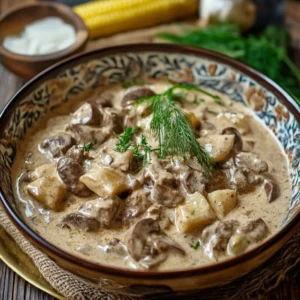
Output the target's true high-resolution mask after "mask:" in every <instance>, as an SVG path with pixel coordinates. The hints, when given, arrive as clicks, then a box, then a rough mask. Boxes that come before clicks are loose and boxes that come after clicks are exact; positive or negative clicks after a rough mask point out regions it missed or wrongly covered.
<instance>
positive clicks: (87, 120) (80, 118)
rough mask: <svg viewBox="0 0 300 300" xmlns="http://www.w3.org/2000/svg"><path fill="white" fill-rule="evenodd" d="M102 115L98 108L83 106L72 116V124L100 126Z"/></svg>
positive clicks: (88, 105) (88, 104)
mask: <svg viewBox="0 0 300 300" xmlns="http://www.w3.org/2000/svg"><path fill="white" fill-rule="evenodd" d="M101 120H102V115H101V113H100V111H99V110H98V108H97V107H96V106H95V105H93V104H90V103H85V104H83V105H82V106H81V107H80V108H79V109H78V110H76V111H75V112H74V114H73V115H72V121H71V123H72V124H83V125H96V126H97V125H100V123H101Z"/></svg>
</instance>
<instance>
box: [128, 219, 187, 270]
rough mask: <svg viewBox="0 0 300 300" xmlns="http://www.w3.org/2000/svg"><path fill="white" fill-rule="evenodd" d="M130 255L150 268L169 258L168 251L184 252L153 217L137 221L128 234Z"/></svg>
mask: <svg viewBox="0 0 300 300" xmlns="http://www.w3.org/2000/svg"><path fill="white" fill-rule="evenodd" d="M126 244H127V250H128V253H129V254H130V256H131V257H132V258H133V259H134V260H135V261H137V262H139V263H140V264H141V265H142V266H144V267H146V268H150V267H152V266H155V265H157V264H159V263H161V262H162V261H164V260H165V259H166V258H167V251H169V250H172V249H173V250H176V251H178V252H179V253H181V254H184V253H185V252H184V250H183V249H182V248H181V246H180V245H178V244H177V243H175V242H174V241H172V240H171V239H170V238H168V237H167V236H166V235H165V234H164V233H163V232H162V231H161V229H160V226H159V224H158V222H157V221H155V220H154V219H152V218H147V219H142V220H140V221H139V222H137V223H136V224H135V225H134V226H133V228H132V230H130V232H129V234H128V236H127V242H126Z"/></svg>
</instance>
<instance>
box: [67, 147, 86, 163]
mask: <svg viewBox="0 0 300 300" xmlns="http://www.w3.org/2000/svg"><path fill="white" fill-rule="evenodd" d="M65 156H66V157H70V158H73V159H75V160H76V161H77V162H79V163H80V164H81V163H82V161H83V160H84V159H85V158H87V157H88V155H87V153H86V152H85V151H84V150H83V149H82V148H78V147H77V146H73V147H71V148H70V149H69V150H68V151H67V152H66V155H65Z"/></svg>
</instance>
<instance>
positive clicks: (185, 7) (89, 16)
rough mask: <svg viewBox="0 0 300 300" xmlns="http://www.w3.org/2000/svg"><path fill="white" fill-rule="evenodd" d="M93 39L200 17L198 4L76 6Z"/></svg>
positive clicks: (185, 0) (168, 0)
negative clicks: (198, 15) (196, 15)
mask: <svg viewBox="0 0 300 300" xmlns="http://www.w3.org/2000/svg"><path fill="white" fill-rule="evenodd" d="M74 10H75V12H76V13H77V14H78V15H79V16H80V17H81V18H82V19H83V20H84V22H85V24H86V25H87V27H88V29H89V35H90V38H96V37H101V36H108V35H111V34H114V33H118V32H121V31H127V30H132V29H138V28H143V27H147V26H153V25H157V24H160V23H164V22H169V21H172V20H176V19H178V18H182V17H187V16H189V15H192V14H196V12H197V10H198V0H151V1H150V0H129V1H128V0H114V1H107V0H104V1H99V2H92V3H86V4H83V5H79V6H76V7H75V8H74Z"/></svg>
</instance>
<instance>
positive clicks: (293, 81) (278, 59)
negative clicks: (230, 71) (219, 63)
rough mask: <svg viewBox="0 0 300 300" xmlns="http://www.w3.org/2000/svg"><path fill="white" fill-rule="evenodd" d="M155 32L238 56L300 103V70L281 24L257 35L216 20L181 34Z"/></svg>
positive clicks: (172, 40)
mask: <svg viewBox="0 0 300 300" xmlns="http://www.w3.org/2000/svg"><path fill="white" fill-rule="evenodd" d="M157 36H158V37H159V38H162V39H164V40H167V41H170V42H173V43H177V44H182V45H189V46H194V47H201V48H205V49H208V50H213V51H216V52H219V53H222V54H225V55H228V56H230V57H232V58H236V59H238V60H241V61H242V62H244V63H246V64H248V65H250V66H251V67H253V68H255V69H257V70H259V71H260V72H262V73H263V74H265V75H267V76H268V77H270V78H271V79H273V80H274V81H275V82H276V83H278V84H279V85H281V86H282V87H283V88H284V89H285V90H286V91H287V92H289V93H290V94H291V96H292V97H293V98H294V99H295V100H296V102H297V103H298V104H299V105H300V70H299V69H298V68H297V67H296V66H295V64H294V63H293V62H292V61H291V59H290V58H289V56H288V46H289V36H288V33H287V31H286V30H284V29H282V28H279V27H275V26H268V27H266V29H265V30H264V31H263V32H262V33H261V34H260V35H255V36H254V35H248V36H243V35H242V34H241V31H240V29H239V27H238V25H235V24H215V25H213V26H210V27H207V28H197V29H195V30H185V32H184V33H183V34H173V33H168V32H162V33H159V34H158V35H157Z"/></svg>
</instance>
